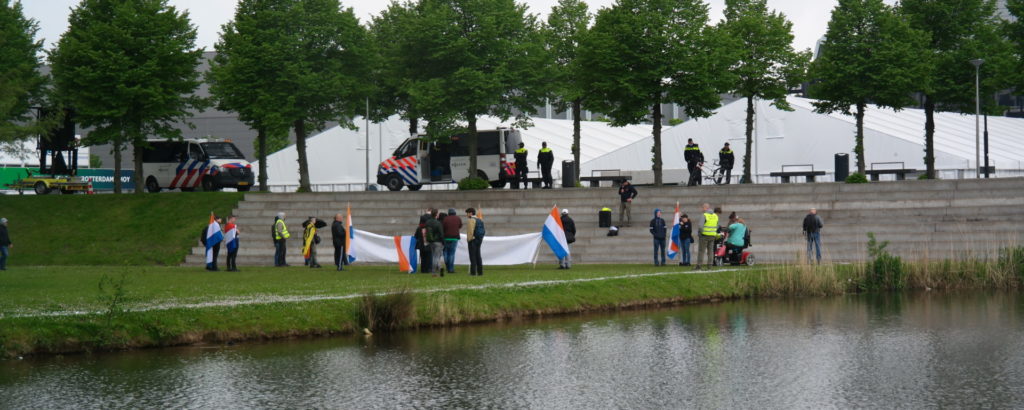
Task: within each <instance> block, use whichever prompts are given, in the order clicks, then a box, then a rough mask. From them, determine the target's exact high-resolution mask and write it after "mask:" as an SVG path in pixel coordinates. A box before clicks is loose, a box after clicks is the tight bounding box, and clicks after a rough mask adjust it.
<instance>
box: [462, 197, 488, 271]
mask: <svg viewBox="0 0 1024 410" xmlns="http://www.w3.org/2000/svg"><path fill="white" fill-rule="evenodd" d="M486 234H487V230H486V229H485V228H484V221H482V220H480V218H477V217H476V209H473V208H469V209H466V240H467V242H468V243H469V276H482V275H483V274H484V261H483V257H481V255H480V246H481V245H483V243H484V235H486Z"/></svg>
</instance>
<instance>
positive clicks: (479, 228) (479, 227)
mask: <svg viewBox="0 0 1024 410" xmlns="http://www.w3.org/2000/svg"><path fill="white" fill-rule="evenodd" d="M473 219H476V226H474V227H473V238H480V239H483V238H484V236H486V235H487V229H486V228H484V221H483V219H480V218H473Z"/></svg>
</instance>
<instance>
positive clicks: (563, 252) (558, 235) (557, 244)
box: [541, 206, 569, 260]
mask: <svg viewBox="0 0 1024 410" xmlns="http://www.w3.org/2000/svg"><path fill="white" fill-rule="evenodd" d="M541 238H542V239H544V242H547V244H548V247H550V248H551V252H553V253H554V254H555V257H556V258H558V260H562V259H565V258H568V257H569V242H568V241H567V240H566V238H565V228H564V227H563V226H562V218H561V215H559V214H558V206H554V207H552V208H551V213H550V214H548V218H547V219H546V220H545V221H544V229H543V230H542V231H541Z"/></svg>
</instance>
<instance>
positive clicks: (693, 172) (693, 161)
mask: <svg viewBox="0 0 1024 410" xmlns="http://www.w3.org/2000/svg"><path fill="white" fill-rule="evenodd" d="M686 142H687V143H686V148H685V151H684V152H683V159H684V160H685V161H686V170H687V171H689V172H690V180H689V182H687V184H686V185H687V186H696V185H700V184H701V180H700V177H701V168H703V167H704V154H703V153H701V152H700V145H697V144H696V143H694V142H693V138H689V139H687V140H686ZM698 259H700V258H698Z"/></svg>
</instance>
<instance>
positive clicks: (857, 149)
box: [853, 102, 867, 175]
mask: <svg viewBox="0 0 1024 410" xmlns="http://www.w3.org/2000/svg"><path fill="white" fill-rule="evenodd" d="M865 108H867V105H866V104H864V103H863V102H861V103H857V113H856V114H854V116H855V117H856V118H857V136H856V137H855V138H856V141H855V142H854V146H853V154H854V155H856V156H857V173H858V174H861V175H865V174H864V170H865V169H867V167H866V166H865V165H864V162H865V161H864V109H865Z"/></svg>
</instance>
